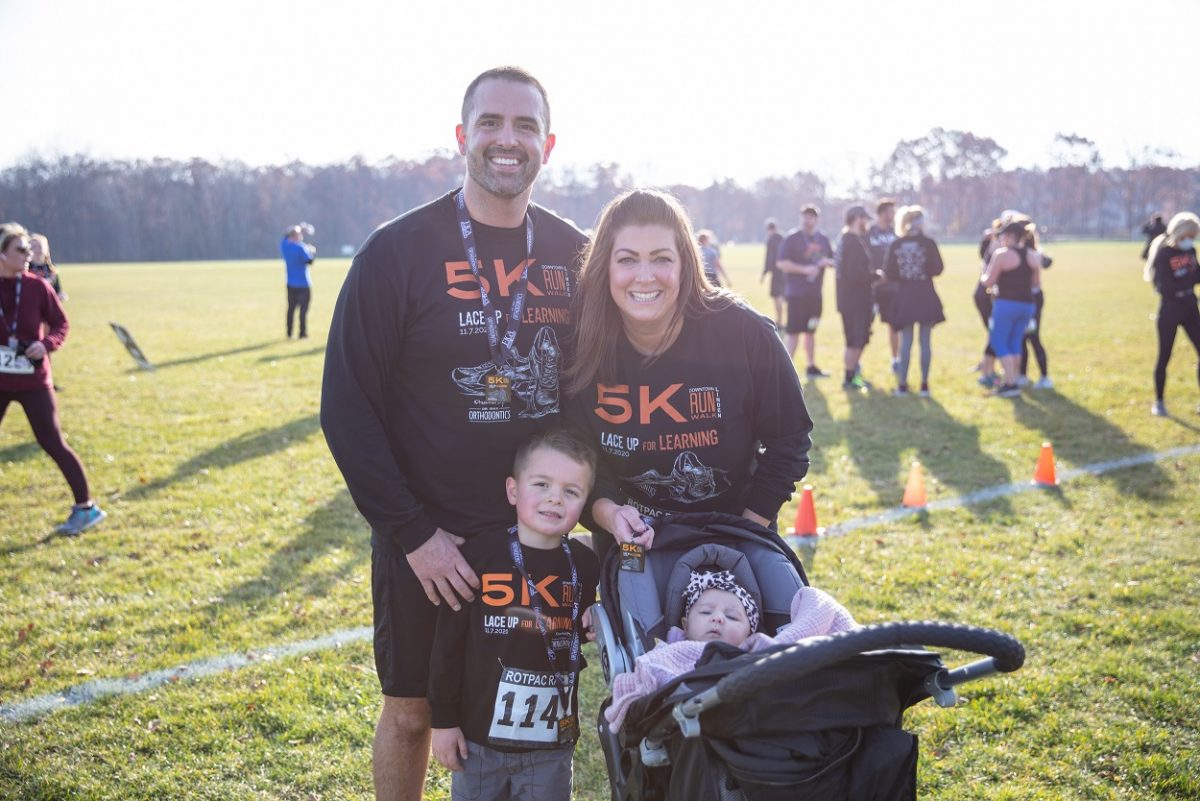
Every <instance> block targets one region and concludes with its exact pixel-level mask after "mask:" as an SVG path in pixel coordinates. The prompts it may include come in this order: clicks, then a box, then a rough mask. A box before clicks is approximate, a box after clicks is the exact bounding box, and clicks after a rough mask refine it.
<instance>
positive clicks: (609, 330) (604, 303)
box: [566, 189, 734, 395]
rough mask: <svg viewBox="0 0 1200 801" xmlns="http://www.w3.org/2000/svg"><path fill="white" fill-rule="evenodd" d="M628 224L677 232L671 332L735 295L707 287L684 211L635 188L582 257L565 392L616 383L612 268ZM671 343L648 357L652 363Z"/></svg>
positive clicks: (617, 324)
mask: <svg viewBox="0 0 1200 801" xmlns="http://www.w3.org/2000/svg"><path fill="white" fill-rule="evenodd" d="M630 225H661V226H663V227H664V228H667V229H669V230H671V231H674V232H675V249H676V250H677V251H678V252H679V261H680V275H679V302H678V303H677V304H676V306H675V310H674V312H673V313H672V316H671V321H670V325H669V326H668V328H667V330H668V331H676V330H677V328H678V326H680V325H682V324H683V319H684V318H685V317H695V316H697V315H700V314H704V313H705V312H709V311H714V310H716V309H719V308H723V307H725V306H727V305H729V304H730V303H732V302H733V298H734V296H733V295H732V294H731V293H729V292H727V291H726V290H723V289H720V288H719V287H714V286H713V285H712V284H710V283H709V282H708V279H707V278H706V277H705V276H704V271H703V269H702V268H701V263H702V262H701V259H700V250H699V248H698V247H697V245H696V235H695V233H694V232H693V230H692V224H691V222H690V221H689V220H688V216H687V212H686V211H684V208H683V206H682V205H681V204H680V203H679V201H678V200H676V199H675V198H674V197H672V196H671V195H669V194H667V193H665V192H658V191H656V190H653V189H631V190H629V191H627V192H625V193H623V194H621V195H619V196H618V197H616V198H614V199H613V200H612V201H611V202H610V203H609V204H608V205H607V206H605V207H604V211H602V212H601V213H600V222H599V223H598V224H597V225H596V235H595V236H594V237H593V238H592V241H591V243H589V245H588V247H587V249H586V250H585V251H584V253H583V269H582V271H581V272H580V276H579V288H578V290H577V291H576V293H575V297H574V300H573V303H572V308H573V309H574V313H573V317H574V322H575V347H574V348H573V349H572V353H573V357H572V359H571V362H570V364H569V365H568V366H567V369H566V391H567V393H568V394H570V395H574V394H577V393H579V392H583V391H584V390H586V389H588V388H589V387H591V386H592V385H593V384H595V382H596V381H597V380H599V381H601V382H606V381H612V380H613V379H614V378H615V376H616V373H617V343H618V342H619V341H620V336H621V332H622V331H623V324H622V322H621V312H620V310H619V309H618V308H617V305H616V303H615V302H614V301H613V299H612V293H611V292H610V290H609V268H610V265H611V263H612V252H613V243H614V241H615V240H616V236H617V232H618V231H620V230H621V229H622V228H626V227H628V226H630ZM669 344H670V343H669V340H668V341H665V342H664V343H663V345H662V346H661V347H660V348H659V349H658V350H657V351H656V352H654V353H652V354H650V355H649V356H647V357H646V361H647V362H652V361H654V360H655V359H656V358H657V357H658V356H659V355H660V354H661V353H662V351H663V350H666V348H667V346H668V345H669Z"/></svg>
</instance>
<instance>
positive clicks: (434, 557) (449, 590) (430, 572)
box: [408, 528, 479, 612]
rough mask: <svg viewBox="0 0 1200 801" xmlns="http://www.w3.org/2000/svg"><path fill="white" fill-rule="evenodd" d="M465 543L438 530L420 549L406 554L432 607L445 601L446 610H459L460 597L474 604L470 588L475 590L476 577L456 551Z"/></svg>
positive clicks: (477, 581) (460, 605) (461, 539)
mask: <svg viewBox="0 0 1200 801" xmlns="http://www.w3.org/2000/svg"><path fill="white" fill-rule="evenodd" d="M464 542H466V540H464V539H463V538H462V537H458V536H455V535H454V534H451V533H450V532H448V531H444V530H442V529H440V528H439V529H438V530H437V531H435V532H434V533H433V536H432V537H430V538H429V539H427V540H426V541H425V542H424V543H423V544H422V545H421V547H420V548H417V549H416V550H415V551H413V552H412V553H410V554H408V564H409V565H410V566H411V567H412V571H413V573H414V574H416V576H417V578H418V579H419V580H420V582H421V586H422V587H423V588H424V589H425V595H426V597H428V598H429V602H430V603H431V604H433V605H434V606H440V605H441V603H442V601H443V600H445V602H446V603H447V604H449V606H450V608H451V609H453V610H454V611H456V612H457V611H458V610H459V609H461V608H462V604H461V602H460V601H459V598H460V597H461V598H462V599H463V600H465V601H466V602H467V603H470V602H471V601H473V600H475V593H473V592H472V591H471V588H475V589H479V577H478V576H476V575H475V571H474V570H472V569H471V566H470V565H469V564H467V560H466V559H464V558H463V555H462V553H461V552H460V551H459V546H460V545H462V544H463V543H464Z"/></svg>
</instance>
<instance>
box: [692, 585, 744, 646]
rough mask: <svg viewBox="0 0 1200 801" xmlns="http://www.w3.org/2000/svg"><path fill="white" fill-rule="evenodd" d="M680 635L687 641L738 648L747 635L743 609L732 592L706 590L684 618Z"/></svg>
mask: <svg viewBox="0 0 1200 801" xmlns="http://www.w3.org/2000/svg"><path fill="white" fill-rule="evenodd" d="M683 624H684V625H683V633H684V636H685V637H687V638H688V639H689V640H697V641H700V642H711V641H714V640H720V641H721V642H727V643H729V644H730V645H741V644H742V643H743V642H745V641H746V638H747V637H749V636H750V620H749V619H748V618H747V617H746V608H745V607H744V606H742V602H741V601H739V600H738V597H737V596H736V595H734V594H733V593H732V592H727V591H726V590H716V589H713V590H705V591H704V593H703V594H702V595H701V596H700V597H699V598H698V599H696V603H694V604H692V608H691V609H689V610H688V613H687V617H685V618H684V619H683Z"/></svg>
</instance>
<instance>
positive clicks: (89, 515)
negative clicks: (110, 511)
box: [58, 503, 108, 537]
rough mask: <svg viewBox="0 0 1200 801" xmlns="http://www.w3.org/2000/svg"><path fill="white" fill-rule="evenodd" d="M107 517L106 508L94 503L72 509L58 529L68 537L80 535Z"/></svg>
mask: <svg viewBox="0 0 1200 801" xmlns="http://www.w3.org/2000/svg"><path fill="white" fill-rule="evenodd" d="M106 517H108V515H107V514H105V513H104V510H103V509H101V508H100V507H99V506H97V505H96V504H94V503H93V504H92V505H91V506H88V507H85V508H83V509H72V510H71V515H70V516H69V517H68V518H67V520H66V522H64V523H63V524H62V525H61V526H59V527H58V531H59V533H60V534H65V535H67V536H68V537H78V536H79V535H80V534H82V533H83V532H85V531H87V530H88V529H89V528H91V527H92V526H94V525H96V524H97V523H99V522H100V521H101V520H103V519H104V518H106Z"/></svg>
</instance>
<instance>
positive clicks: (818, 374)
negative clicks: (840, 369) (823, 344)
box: [804, 364, 829, 378]
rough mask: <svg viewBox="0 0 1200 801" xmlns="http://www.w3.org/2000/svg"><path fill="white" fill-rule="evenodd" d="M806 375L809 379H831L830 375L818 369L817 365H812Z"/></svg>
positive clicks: (805, 372)
mask: <svg viewBox="0 0 1200 801" xmlns="http://www.w3.org/2000/svg"><path fill="white" fill-rule="evenodd" d="M804 374H805V375H806V376H808V377H809V378H829V373H827V372H825V371H824V370H822V369H821V368H820V367H817V366H816V365H815V364H810V365H809V366H808V369H807V370H805V371H804Z"/></svg>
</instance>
